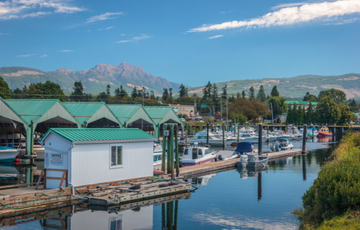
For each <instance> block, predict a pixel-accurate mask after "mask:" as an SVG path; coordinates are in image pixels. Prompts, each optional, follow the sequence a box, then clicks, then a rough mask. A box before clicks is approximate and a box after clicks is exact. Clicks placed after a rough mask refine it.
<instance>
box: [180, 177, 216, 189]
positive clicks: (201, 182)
mask: <svg viewBox="0 0 360 230" xmlns="http://www.w3.org/2000/svg"><path fill="white" fill-rule="evenodd" d="M214 176H216V174H209V175H205V176H199V177H194V178H190V179H188V180H187V182H190V183H191V184H192V185H195V186H196V187H199V186H206V185H208V183H209V182H210V180H211V178H213V177H214Z"/></svg>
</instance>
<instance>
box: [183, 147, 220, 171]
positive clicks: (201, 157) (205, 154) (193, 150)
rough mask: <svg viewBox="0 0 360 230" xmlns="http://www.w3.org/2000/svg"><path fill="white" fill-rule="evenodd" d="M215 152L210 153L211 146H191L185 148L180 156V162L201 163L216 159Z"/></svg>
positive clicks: (184, 163) (187, 164) (186, 164)
mask: <svg viewBox="0 0 360 230" xmlns="http://www.w3.org/2000/svg"><path fill="white" fill-rule="evenodd" d="M215 158H216V154H215V153H210V150H209V148H207V147H200V146H190V147H188V148H186V149H185V150H184V153H183V155H182V157H181V158H180V164H181V165H183V166H191V165H200V164H204V163H208V162H212V161H214V160H215Z"/></svg>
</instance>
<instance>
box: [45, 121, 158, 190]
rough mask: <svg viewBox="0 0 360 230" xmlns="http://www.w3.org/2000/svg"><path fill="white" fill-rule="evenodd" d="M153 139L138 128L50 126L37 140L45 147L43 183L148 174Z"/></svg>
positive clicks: (99, 180) (75, 182) (74, 182)
mask: <svg viewBox="0 0 360 230" xmlns="http://www.w3.org/2000/svg"><path fill="white" fill-rule="evenodd" d="M155 140H156V138H154V136H152V135H150V134H148V133H146V132H144V131H142V130H140V129H130V128H127V129H124V128H106V129H103V128H81V129H74V128H52V129H50V130H49V131H48V132H47V133H46V134H45V135H44V137H43V138H42V139H41V142H40V143H41V145H42V146H43V147H44V148H45V153H44V169H45V178H46V179H45V181H44V186H45V188H59V186H62V187H64V188H65V187H66V186H70V185H72V186H74V187H79V186H84V185H91V184H97V183H105V182H112V181H119V180H130V179H136V178H141V177H151V176H153V147H154V141H155ZM61 180H63V183H62V184H60V183H61Z"/></svg>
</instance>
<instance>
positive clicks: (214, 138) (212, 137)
mask: <svg viewBox="0 0 360 230" xmlns="http://www.w3.org/2000/svg"><path fill="white" fill-rule="evenodd" d="M241 140H243V139H242V138H241ZM236 141H237V137H225V145H231V144H232V143H234V142H236ZM187 142H188V143H189V144H194V143H195V142H197V143H198V144H206V143H207V133H206V132H205V131H201V132H197V133H196V134H195V136H194V137H193V138H191V139H188V140H187ZM222 144H223V139H222V136H221V135H219V134H214V133H212V132H209V145H222Z"/></svg>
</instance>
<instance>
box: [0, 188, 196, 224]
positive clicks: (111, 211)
mask: <svg viewBox="0 0 360 230" xmlns="http://www.w3.org/2000/svg"><path fill="white" fill-rule="evenodd" d="M190 196H191V192H186V193H180V194H175V195H172V196H166V197H158V198H155V199H149V200H141V201H139V202H133V203H128V204H123V205H116V206H108V207H106V206H91V205H90V206H89V205H87V204H86V203H83V202H74V203H71V204H70V203H64V204H62V205H59V206H60V207H59V206H58V207H57V208H56V209H50V210H46V211H41V210H38V211H35V210H33V211H31V212H30V213H26V214H24V215H17V216H15V217H14V216H11V215H9V216H7V217H5V218H3V219H1V220H0V225H1V226H2V227H8V226H15V225H16V228H19V229H29V228H32V227H35V226H36V223H38V224H39V225H40V226H39V227H40V228H41V229H67V230H77V229H87V230H95V229H96V230H98V229H109V230H120V229H133V230H135V229H153V216H154V213H153V207H154V206H153V205H161V214H162V226H163V227H162V229H174V230H175V229H177V220H178V208H179V200H180V199H189V198H190ZM30 226H32V227H30Z"/></svg>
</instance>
